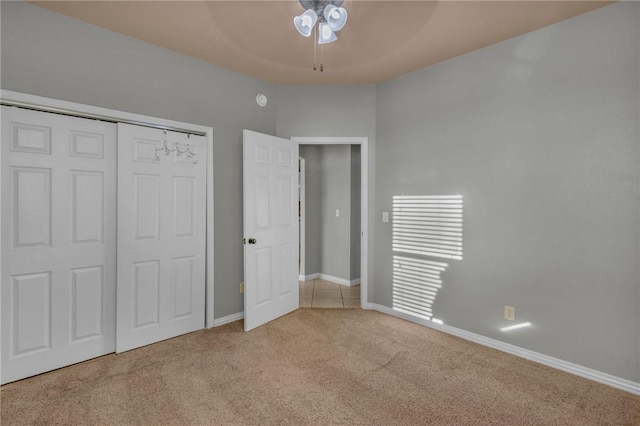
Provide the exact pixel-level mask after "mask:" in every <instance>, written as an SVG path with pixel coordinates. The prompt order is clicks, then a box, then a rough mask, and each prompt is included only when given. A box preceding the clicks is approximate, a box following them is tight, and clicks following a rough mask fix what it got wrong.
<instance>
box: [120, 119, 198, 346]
mask: <svg viewBox="0 0 640 426" xmlns="http://www.w3.org/2000/svg"><path fill="white" fill-rule="evenodd" d="M206 152H207V145H206V140H205V138H204V137H201V136H194V135H191V136H187V135H185V134H182V133H175V132H164V131H162V130H158V129H150V128H146V127H141V126H133V125H128V124H119V125H118V197H119V199H118V304H117V305H118V313H117V348H116V351H117V352H122V351H126V350H129V349H133V348H136V347H139V346H143V345H146V344H149V343H153V342H157V341H160V340H164V339H168V338H171V337H175V336H178V335H180V334H184V333H188V332H190V331H194V330H198V329H201V328H203V327H204V307H205V304H204V301H205V264H206V261H205V248H206V247H205V239H206V219H205V211H206V158H207V155H206Z"/></svg>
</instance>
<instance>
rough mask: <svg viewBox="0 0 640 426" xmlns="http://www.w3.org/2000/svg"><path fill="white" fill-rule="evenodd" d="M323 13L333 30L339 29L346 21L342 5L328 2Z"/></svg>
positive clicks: (345, 12)
mask: <svg viewBox="0 0 640 426" xmlns="http://www.w3.org/2000/svg"><path fill="white" fill-rule="evenodd" d="M323 15H324V19H325V20H326V21H327V24H329V27H330V28H331V29H332V30H333V31H340V30H341V29H342V28H343V27H344V26H345V24H346V23H347V11H346V9H345V8H344V7H336V6H334V5H332V4H330V5H328V6H327V7H325V8H324V11H323Z"/></svg>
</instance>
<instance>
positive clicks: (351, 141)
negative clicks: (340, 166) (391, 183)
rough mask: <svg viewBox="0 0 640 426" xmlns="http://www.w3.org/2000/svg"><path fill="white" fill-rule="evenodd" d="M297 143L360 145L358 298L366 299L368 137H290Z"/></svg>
mask: <svg viewBox="0 0 640 426" xmlns="http://www.w3.org/2000/svg"><path fill="white" fill-rule="evenodd" d="M291 140H292V141H293V142H296V143H298V144H299V145H360V159H361V161H360V163H361V169H360V216H361V217H360V235H361V239H360V300H361V306H362V308H365V306H366V305H367V300H368V288H367V284H368V279H369V278H368V275H369V138H368V137H366V136H365V137H360V136H358V137H292V138H291Z"/></svg>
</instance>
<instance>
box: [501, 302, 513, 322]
mask: <svg viewBox="0 0 640 426" xmlns="http://www.w3.org/2000/svg"><path fill="white" fill-rule="evenodd" d="M504 319H506V320H509V321H515V320H516V308H514V307H513V306H508V305H505V306H504Z"/></svg>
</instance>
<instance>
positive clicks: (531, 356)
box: [364, 303, 640, 395]
mask: <svg viewBox="0 0 640 426" xmlns="http://www.w3.org/2000/svg"><path fill="white" fill-rule="evenodd" d="M364 308H365V309H373V310H375V311H378V312H382V313H384V314H387V315H391V316H394V317H397V318H401V319H404V320H407V321H410V322H414V323H416V324H420V325H423V326H425V327H429V328H433V329H435V330H438V331H442V332H443V333H447V334H451V335H453V336H457V337H460V338H462V339H465V340H468V341H470V342H474V343H478V344H480V345H483V346H487V347H489V348H493V349H497V350H499V351H502V352H506V353H508V354H511V355H515V356H518V357H521V358H525V359H528V360H530V361H534V362H537V363H539V364H543V365H546V366H548V367H552V368H555V369H557V370H561V371H565V372H567V373H571V374H575V375H576V376H580V377H584V378H585V379H589V380H593V381H594V382H598V383H603V384H605V385H609V386H611V387H614V388H616V389H621V390H623V391H627V392H630V393H633V394H636V395H640V383H637V382H633V381H631V380H627V379H623V378H621V377H617V376H613V375H611V374H608V373H603V372H601V371H598V370H593V369H591V368H588V367H584V366H582V365H578V364H574V363H572V362H568V361H564V360H561V359H558V358H554V357H552V356H549V355H544V354H541V353H539V352H534V351H531V350H529V349H525V348H521V347H520V346H516V345H512V344H510V343H505V342H501V341H500V340H496V339H492V338H490V337H486V336H482V335H480V334H476V333H472V332H470V331H466V330H462V329H460V328H456V327H452V326H450V325H446V324H442V325H441V324H436V323H434V322H432V321H428V320H424V319H420V318H416V317H414V316H412V315H408V314H405V313H401V312H397V311H395V310H393V309H391V308H389V307H387V306H383V305H378V304H376V303H368V304H367V305H366V307H364Z"/></svg>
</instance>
